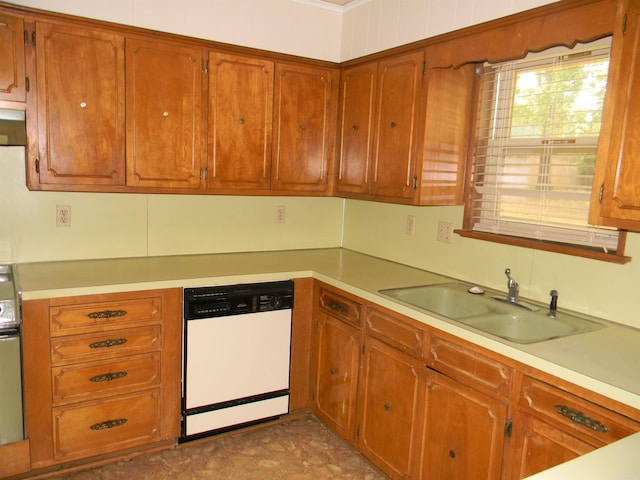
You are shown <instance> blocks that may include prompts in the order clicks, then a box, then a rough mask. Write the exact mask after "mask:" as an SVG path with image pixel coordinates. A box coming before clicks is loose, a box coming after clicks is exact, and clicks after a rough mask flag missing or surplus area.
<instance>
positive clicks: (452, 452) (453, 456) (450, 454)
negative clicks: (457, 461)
mask: <svg viewBox="0 0 640 480" xmlns="http://www.w3.org/2000/svg"><path fill="white" fill-rule="evenodd" d="M449 456H450V457H451V458H456V452H455V451H453V450H449Z"/></svg>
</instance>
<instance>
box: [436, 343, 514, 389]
mask: <svg viewBox="0 0 640 480" xmlns="http://www.w3.org/2000/svg"><path fill="white" fill-rule="evenodd" d="M428 358H429V364H430V366H431V367H433V368H434V369H435V370H438V371H441V372H442V373H444V374H447V375H452V376H454V377H456V378H458V379H459V380H462V381H467V382H472V383H473V384H475V385H476V386H481V387H484V388H485V389H486V390H487V391H488V392H489V393H491V394H493V395H495V394H498V395H500V396H502V397H508V396H509V394H510V392H511V385H512V383H513V368H511V367H509V366H507V365H504V364H502V363H501V362H499V361H497V360H493V359H492V358H489V357H487V356H485V355H482V354H480V353H478V352H476V351H474V350H471V349H469V348H467V347H465V346H463V345H460V344H458V343H454V342H451V341H449V340H445V339H444V338H442V337H439V336H437V335H432V336H431V341H430V342H429V354H428Z"/></svg>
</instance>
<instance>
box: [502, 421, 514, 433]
mask: <svg viewBox="0 0 640 480" xmlns="http://www.w3.org/2000/svg"><path fill="white" fill-rule="evenodd" d="M512 432H513V420H511V419H510V418H509V419H508V420H507V421H506V422H504V436H505V437H508V438H511V433H512Z"/></svg>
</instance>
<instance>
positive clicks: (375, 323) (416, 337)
mask: <svg viewBox="0 0 640 480" xmlns="http://www.w3.org/2000/svg"><path fill="white" fill-rule="evenodd" d="M366 328H367V333H368V334H370V335H373V336H375V337H379V338H381V339H382V340H384V341H386V342H387V343H390V344H392V345H393V346H395V347H397V348H400V349H402V350H404V351H406V352H410V353H415V354H421V353H422V349H423V345H424V332H423V331H422V330H420V329H419V328H417V327H414V326H412V325H409V323H408V322H405V321H403V320H402V319H401V318H398V317H396V316H392V315H390V314H388V313H385V312H382V311H380V310H377V309H374V308H369V309H367V314H366Z"/></svg>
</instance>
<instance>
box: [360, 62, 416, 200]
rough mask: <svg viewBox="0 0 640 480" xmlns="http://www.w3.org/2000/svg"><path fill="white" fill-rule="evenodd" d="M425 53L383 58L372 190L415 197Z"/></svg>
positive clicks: (409, 197)
mask: <svg viewBox="0 0 640 480" xmlns="http://www.w3.org/2000/svg"><path fill="white" fill-rule="evenodd" d="M423 61H424V53H423V52H416V53H411V54H408V55H403V56H399V57H393V58H391V59H388V60H383V61H381V62H380V65H379V67H378V68H379V76H378V93H377V124H376V140H375V148H374V158H373V181H372V193H373V194H374V195H376V196H380V197H395V198H403V199H412V198H413V194H414V182H415V180H414V178H415V166H414V159H415V155H416V147H417V142H416V140H417V138H416V137H417V128H416V127H417V122H418V109H419V102H420V94H421V85H422V78H423Z"/></svg>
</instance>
